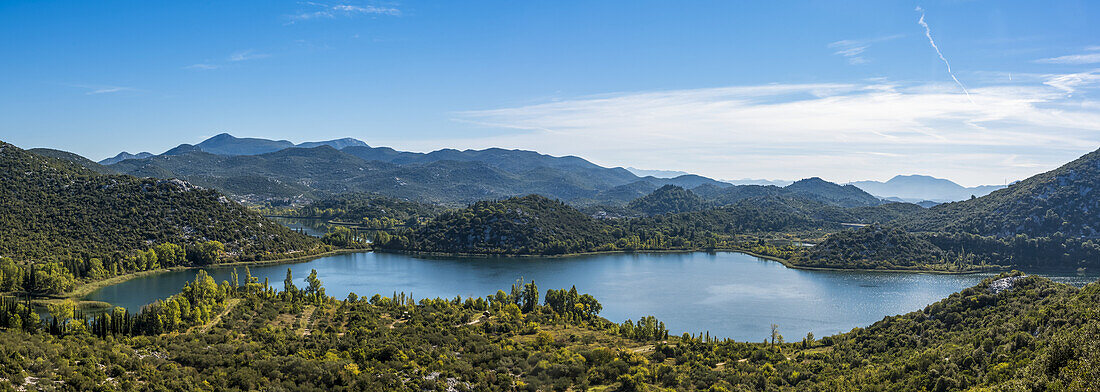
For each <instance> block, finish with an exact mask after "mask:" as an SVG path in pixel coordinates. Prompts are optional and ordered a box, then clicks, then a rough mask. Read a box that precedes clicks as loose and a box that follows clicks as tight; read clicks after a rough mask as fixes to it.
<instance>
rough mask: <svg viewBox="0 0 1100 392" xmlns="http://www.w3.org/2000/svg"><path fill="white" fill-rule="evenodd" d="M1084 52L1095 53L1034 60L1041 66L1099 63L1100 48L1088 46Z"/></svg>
mask: <svg viewBox="0 0 1100 392" xmlns="http://www.w3.org/2000/svg"><path fill="white" fill-rule="evenodd" d="M1085 51H1086V52H1097V53H1081V54H1071V55H1066V56H1058V57H1050V58H1045V59H1038V60H1035V62H1036V63H1042V64H1097V63H1100V46H1090V47H1087V48H1085Z"/></svg>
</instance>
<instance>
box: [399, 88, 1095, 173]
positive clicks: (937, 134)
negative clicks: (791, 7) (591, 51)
mask: <svg viewBox="0 0 1100 392" xmlns="http://www.w3.org/2000/svg"><path fill="white" fill-rule="evenodd" d="M1090 75H1092V76H1093V77H1095V76H1096V75H1095V74H1090ZM1061 76H1066V75H1061ZM1050 80H1059V76H1051V77H1050ZM1092 80H1093V81H1095V79H1092ZM1070 84H1072V83H1070ZM957 91H958V90H957V89H956V87H954V86H952V85H950V84H943V83H934V84H910V83H889V82H887V81H872V82H866V83H859V84H769V85H758V86H739V87H722V88H703V89H691V90H671V91H655V92H639V93H623V94H609V95H601V96H591V97H581V98H577V99H568V100H561V101H556V102H549V103H543V104H537V105H528V106H520V107H511V108H502V109H493V110H480V111H468V112H462V113H458V117H457V118H456V119H457V120H459V121H463V122H468V123H472V124H477V125H480V126H484V127H492V128H502V129H512V130H517V131H515V132H511V133H508V134H505V135H502V136H492V137H483V138H474V139H454V140H437V141H433V144H435V145H434V146H424V147H429V148H434V147H439V146H449V147H471V148H476V147H485V146H501V147H509V148H526V149H533V150H537V151H540V152H544V153H551V154H556V155H567V154H573V155H579V156H583V157H586V158H591V159H592V160H594V161H596V162H597V163H601V164H605V165H611V166H620V165H622V166H626V165H631V166H635V167H641V166H645V167H660V168H663V169H669V170H685V171H689V172H695V173H700V174H704V175H709V176H712V177H718V178H740V177H768V178H788V179H797V178H800V177H808V176H814V175H818V176H823V177H825V178H830V179H833V180H835V181H848V180H859V179H867V178H881V177H884V176H889V175H892V174H897V173H924V174H931V175H938V176H941V177H947V178H952V179H955V180H957V181H960V182H962V183H968V184H971V185H977V184H980V183H1001V182H1002V178H1004V177H1007V178H1013V179H1018V178H1023V177H1025V176H1027V175H1031V174H1034V173H1035V172H1037V170H1036V168H1038V167H1045V168H1048V169H1049V168H1051V167H1053V166H1052V165H1056V164H1058V163H1061V162H1065V161H1068V160H1069V159H1072V158H1075V157H1076V156H1077V155H1079V153H1081V152H1083V151H1091V150H1093V149H1095V148H1097V147H1098V143H1100V109H1098V107H1100V106H1098V105H1097V104H1096V102H1093V101H1084V102H1081V101H1078V100H1072V101H1071V100H1068V99H1067V97H1068V91H1067V89H1066V87H1065V84H1063V85H1057V83H1055V84H1051V83H1049V82H1048V83H1047V84H1035V85H1028V86H1020V85H999V86H988V87H979V88H974V89H972V90H971V91H970V93H971V95H972V99H973V101H974V102H975V103H977V104H976V105H975V104H969V102H970V100H969V99H968V98H967V97H966V96H965V95H963V94H959V93H958V92H957ZM406 144H407V141H406ZM1010 156H1011V157H1013V158H1012V159H1011V160H1010V159H1008V157H1010ZM978 168H981V170H976V169H978ZM796 177H797V178H796Z"/></svg>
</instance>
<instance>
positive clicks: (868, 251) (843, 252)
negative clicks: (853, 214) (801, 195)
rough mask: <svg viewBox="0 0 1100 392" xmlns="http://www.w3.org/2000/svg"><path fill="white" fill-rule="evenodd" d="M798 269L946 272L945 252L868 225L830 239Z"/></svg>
mask: <svg viewBox="0 0 1100 392" xmlns="http://www.w3.org/2000/svg"><path fill="white" fill-rule="evenodd" d="M791 262H793V263H795V264H798V265H805V266H813V267H828V268H862V269H876V268H883V269H947V268H945V264H948V262H949V260H948V257H947V254H946V252H944V251H943V250H942V249H940V248H938V247H936V246H935V245H933V244H932V243H931V242H928V241H927V240H925V239H922V238H919V237H917V236H915V235H913V234H910V233H907V232H905V231H903V230H900V229H897V228H894V227H887V226H882V225H868V226H865V227H863V228H860V229H857V230H849V231H843V232H839V233H835V234H833V235H830V236H829V237H828V238H826V239H825V241H822V242H821V243H819V244H817V245H815V246H813V247H812V248H810V249H809V251H808V252H806V253H805V254H804V255H800V256H799V257H796V258H794V259H792V260H791Z"/></svg>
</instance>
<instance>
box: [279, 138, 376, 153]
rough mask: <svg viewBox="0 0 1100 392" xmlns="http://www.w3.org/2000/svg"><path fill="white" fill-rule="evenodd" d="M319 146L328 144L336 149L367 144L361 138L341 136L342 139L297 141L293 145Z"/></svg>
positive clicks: (302, 146)
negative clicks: (296, 143)
mask: <svg viewBox="0 0 1100 392" xmlns="http://www.w3.org/2000/svg"><path fill="white" fill-rule="evenodd" d="M320 146H329V147H332V148H335V149H337V150H343V149H345V148H348V147H369V146H367V143H363V141H361V140H358V139H352V138H350V137H345V138H342V139H335V140H326V141H323V142H303V143H298V145H296V146H294V147H298V148H313V147H320Z"/></svg>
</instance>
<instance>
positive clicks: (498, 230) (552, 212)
mask: <svg viewBox="0 0 1100 392" xmlns="http://www.w3.org/2000/svg"><path fill="white" fill-rule="evenodd" d="M387 237H388V236H387V235H384V234H383V235H382V238H379V239H378V240H376V242H378V243H379V244H380V245H382V246H386V247H389V248H391V249H406V250H419V251H430V252H446V253H469V254H561V253H578V252H587V251H591V250H593V249H595V248H596V247H597V246H599V245H602V244H606V243H609V242H611V236H610V235H609V234H608V233H607V230H606V227H605V226H604V225H603V224H601V223H599V222H597V221H596V220H595V219H592V218H590V217H588V216H587V215H584V214H583V213H581V212H580V211H577V210H576V209H574V208H573V207H570V206H569V205H567V204H565V203H562V202H561V201H557V200H551V199H548V198H545V197H542V196H538V195H529V196H524V197H515V198H510V199H506V200H502V201H482V202H477V203H475V204H473V205H471V206H470V207H468V208H464V209H459V210H452V211H449V212H446V213H443V214H442V215H440V216H438V217H436V218H435V219H433V220H432V221H431V222H428V223H427V224H425V225H424V226H422V227H420V228H418V229H416V230H415V231H412V232H410V233H406V234H405V235H404V237H401V238H400V239H398V240H396V241H391V240H390V239H389V238H387ZM393 242H397V243H393ZM402 242H403V243H402Z"/></svg>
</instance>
